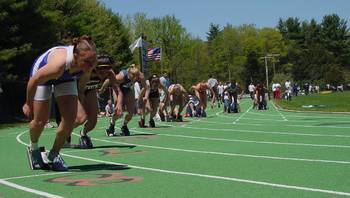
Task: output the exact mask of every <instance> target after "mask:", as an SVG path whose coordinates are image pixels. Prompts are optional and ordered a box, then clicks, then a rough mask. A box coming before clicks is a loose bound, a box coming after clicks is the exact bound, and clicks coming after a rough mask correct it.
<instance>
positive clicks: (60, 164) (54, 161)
mask: <svg viewBox="0 0 350 198" xmlns="http://www.w3.org/2000/svg"><path fill="white" fill-rule="evenodd" d="M48 159H49V160H50V161H51V163H50V165H51V169H52V170H53V171H68V165H67V164H66V162H65V161H64V160H63V158H62V157H61V155H59V154H52V153H51V152H50V153H49V156H48Z"/></svg>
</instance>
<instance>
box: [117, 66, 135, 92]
mask: <svg viewBox="0 0 350 198" xmlns="http://www.w3.org/2000/svg"><path fill="white" fill-rule="evenodd" d="M121 72H122V73H123V75H124V79H123V82H122V83H120V89H121V91H122V92H123V94H125V93H128V92H130V91H132V90H133V89H134V87H133V86H134V84H133V83H132V81H131V80H130V79H129V75H128V69H123V70H122V71H121Z"/></svg>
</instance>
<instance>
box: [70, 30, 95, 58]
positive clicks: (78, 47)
mask: <svg viewBox="0 0 350 198" xmlns="http://www.w3.org/2000/svg"><path fill="white" fill-rule="evenodd" d="M72 42H73V46H74V53H77V54H79V53H80V52H81V51H91V50H92V51H96V46H95V43H94V42H93V41H92V38H91V37H90V36H87V35H83V36H80V37H76V38H73V41H72Z"/></svg>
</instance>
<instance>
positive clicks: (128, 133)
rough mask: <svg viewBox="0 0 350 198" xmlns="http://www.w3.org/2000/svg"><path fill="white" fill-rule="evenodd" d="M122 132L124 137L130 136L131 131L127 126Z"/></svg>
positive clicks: (123, 127)
mask: <svg viewBox="0 0 350 198" xmlns="http://www.w3.org/2000/svg"><path fill="white" fill-rule="evenodd" d="M121 130H122V134H123V135H124V136H130V131H129V129H128V126H126V125H124V126H122V128H121Z"/></svg>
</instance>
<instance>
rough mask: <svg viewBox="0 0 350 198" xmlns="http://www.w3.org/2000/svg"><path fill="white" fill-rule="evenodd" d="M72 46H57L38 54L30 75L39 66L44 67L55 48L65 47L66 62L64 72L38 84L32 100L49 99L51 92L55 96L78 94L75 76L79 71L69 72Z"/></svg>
mask: <svg viewBox="0 0 350 198" xmlns="http://www.w3.org/2000/svg"><path fill="white" fill-rule="evenodd" d="M73 48H74V47H73V46H57V47H53V48H51V49H49V50H47V51H46V52H45V53H43V54H42V55H40V56H39V57H38V58H37V59H36V60H35V61H34V64H33V66H32V69H31V72H30V77H32V76H34V75H35V73H36V72H37V71H39V69H40V68H42V67H44V66H45V65H46V64H47V63H48V59H49V55H50V53H51V52H52V51H53V50H55V49H66V50H67V56H66V64H65V70H64V73H63V74H62V75H61V76H60V77H59V78H57V79H52V80H49V81H47V82H45V83H43V84H40V85H38V87H37V90H36V93H35V97H34V100H49V99H50V98H51V95H52V93H54V94H55V97H59V96H65V95H75V96H77V95H78V88H77V82H76V76H77V75H80V74H81V73H74V74H71V73H69V70H70V68H71V66H72V62H73Z"/></svg>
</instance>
